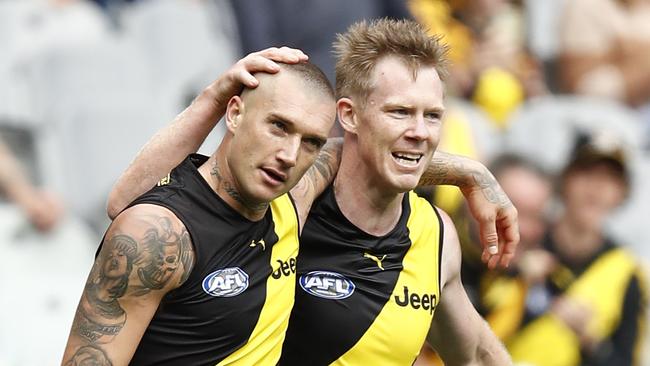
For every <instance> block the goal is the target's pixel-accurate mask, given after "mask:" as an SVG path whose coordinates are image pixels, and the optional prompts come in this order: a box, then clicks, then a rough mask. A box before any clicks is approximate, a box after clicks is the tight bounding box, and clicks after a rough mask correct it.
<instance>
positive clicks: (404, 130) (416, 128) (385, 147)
mask: <svg viewBox="0 0 650 366" xmlns="http://www.w3.org/2000/svg"><path fill="white" fill-rule="evenodd" d="M373 78H374V87H373V90H372V92H371V93H370V94H369V95H368V98H367V101H366V104H365V107H362V109H363V110H362V111H359V114H358V116H359V122H358V124H359V128H358V131H357V135H358V143H359V152H360V155H361V158H362V159H363V160H364V162H365V163H366V165H367V166H368V168H369V171H370V174H372V175H375V176H376V177H375V178H376V182H377V184H383V185H385V187H386V188H387V189H390V190H396V191H399V192H405V191H408V190H411V189H413V188H415V186H416V185H417V183H418V181H419V180H420V177H421V176H422V173H423V172H424V170H425V169H426V167H427V165H428V163H429V161H430V160H431V157H432V155H433V153H434V151H435V149H436V147H437V146H438V141H439V138H440V128H441V118H442V113H443V86H442V82H441V80H440V78H439V76H438V73H437V71H436V70H435V68H434V67H431V66H425V67H421V68H420V69H419V70H418V72H417V76H416V77H415V78H414V75H413V72H412V71H411V70H410V69H409V68H408V67H407V66H406V65H404V63H403V62H402V61H400V60H399V59H397V58H394V57H387V58H384V59H382V60H380V61H379V62H378V64H377V65H376V67H375V70H374V76H373Z"/></svg>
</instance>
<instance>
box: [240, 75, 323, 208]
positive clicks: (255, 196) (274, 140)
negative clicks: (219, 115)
mask: <svg viewBox="0 0 650 366" xmlns="http://www.w3.org/2000/svg"><path fill="white" fill-rule="evenodd" d="M273 78H275V79H274V82H273V83H267V84H266V85H265V88H264V89H263V90H257V91H256V94H255V96H254V98H248V99H247V100H246V103H245V106H244V108H243V111H242V113H241V114H240V115H239V118H241V120H240V121H239V122H238V127H237V129H236V130H235V131H234V136H233V140H232V145H231V151H230V154H228V165H229V167H230V170H231V172H232V174H233V177H234V179H235V183H236V184H237V186H238V187H237V188H238V191H239V192H240V193H241V194H243V195H244V197H245V198H246V199H247V200H248V201H249V202H253V203H264V202H270V201H271V200H273V199H274V198H276V197H278V196H280V195H282V194H284V193H286V192H288V191H289V190H290V189H291V188H293V187H294V186H295V185H296V184H297V183H298V181H299V180H300V178H301V177H302V176H303V175H304V174H305V172H306V171H307V169H308V168H309V167H311V165H312V164H313V163H314V161H315V159H316V157H317V156H318V153H319V151H320V148H321V147H322V145H323V144H324V143H325V141H326V139H327V136H328V134H329V130H330V129H331V127H332V124H333V123H334V119H335V103H334V101H333V100H332V99H331V98H329V97H326V96H324V95H322V93H320V92H315V91H313V90H310V89H311V87H310V86H309V85H305V84H304V82H303V81H301V80H300V79H298V77H297V76H295V75H293V74H291V73H286V72H285V73H284V74H282V71H281V72H280V73H279V74H277V75H275V76H273ZM264 81H268V79H267V80H264ZM262 85H264V84H263V82H260V87H262ZM260 87H258V88H260Z"/></svg>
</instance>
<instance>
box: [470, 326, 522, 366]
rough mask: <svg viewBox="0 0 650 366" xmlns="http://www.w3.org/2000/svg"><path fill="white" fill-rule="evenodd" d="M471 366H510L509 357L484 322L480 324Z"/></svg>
mask: <svg viewBox="0 0 650 366" xmlns="http://www.w3.org/2000/svg"><path fill="white" fill-rule="evenodd" d="M471 364H472V365H482V366H491V365H494V366H504V365H512V360H511V359H510V355H509V354H508V352H507V351H506V349H505V347H504V346H503V344H502V343H501V341H499V339H498V338H497V337H496V335H494V333H493V332H492V330H490V328H489V327H488V325H487V323H486V322H483V324H482V327H481V330H480V333H479V341H478V343H477V347H476V351H475V353H474V360H473V362H472V363H471Z"/></svg>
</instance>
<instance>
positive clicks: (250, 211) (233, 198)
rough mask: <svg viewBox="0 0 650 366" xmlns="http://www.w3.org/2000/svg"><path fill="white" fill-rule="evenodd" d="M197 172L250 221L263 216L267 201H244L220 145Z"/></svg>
mask: <svg viewBox="0 0 650 366" xmlns="http://www.w3.org/2000/svg"><path fill="white" fill-rule="evenodd" d="M199 173H200V174H201V176H202V177H203V179H205V180H206V182H208V185H209V186H210V187H211V188H212V190H214V191H215V193H216V194H217V195H218V196H219V197H221V199H222V200H224V202H226V204H228V206H230V207H232V208H233V209H235V210H236V211H237V212H239V213H240V214H241V215H242V216H244V217H245V218H247V219H248V220H251V221H259V220H261V219H262V218H264V215H265V214H266V210H267V209H268V207H269V204H268V203H252V202H248V201H246V199H244V197H243V196H242V195H241V193H240V192H239V189H238V188H237V184H236V182H235V180H234V178H233V176H232V174H231V172H230V169H229V167H228V162H227V161H226V159H225V154H223V150H222V148H221V147H220V148H219V150H217V152H215V153H214V154H212V156H210V159H208V161H206V162H205V164H203V165H201V167H199Z"/></svg>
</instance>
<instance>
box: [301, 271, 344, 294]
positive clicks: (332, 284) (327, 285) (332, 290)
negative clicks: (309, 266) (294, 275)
mask: <svg viewBox="0 0 650 366" xmlns="http://www.w3.org/2000/svg"><path fill="white" fill-rule="evenodd" d="M300 287H302V289H303V290H305V292H307V293H308V294H310V295H314V296H318V297H323V298H325V299H334V300H340V299H345V298H347V297H349V296H350V295H352V293H353V292H354V288H355V286H354V283H353V282H352V281H350V280H349V279H347V278H346V277H345V276H343V275H341V274H338V273H335V272H327V271H312V272H309V273H307V274H304V275H302V276H300Z"/></svg>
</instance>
